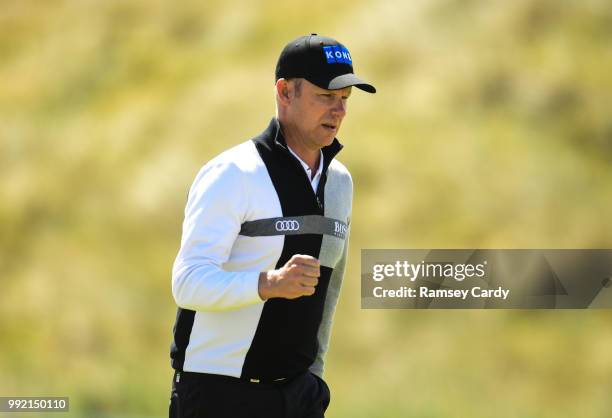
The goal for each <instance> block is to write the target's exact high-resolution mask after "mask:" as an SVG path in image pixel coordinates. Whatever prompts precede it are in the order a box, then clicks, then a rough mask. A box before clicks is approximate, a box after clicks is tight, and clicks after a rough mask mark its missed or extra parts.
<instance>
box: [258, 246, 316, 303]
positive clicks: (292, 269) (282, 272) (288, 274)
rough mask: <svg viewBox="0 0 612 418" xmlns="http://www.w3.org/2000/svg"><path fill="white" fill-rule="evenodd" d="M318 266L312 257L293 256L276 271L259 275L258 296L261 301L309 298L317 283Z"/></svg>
mask: <svg viewBox="0 0 612 418" xmlns="http://www.w3.org/2000/svg"><path fill="white" fill-rule="evenodd" d="M320 266H321V263H319V260H317V259H316V258H314V257H311V256H309V255H301V254H295V255H294V256H293V257H291V258H290V259H289V261H287V262H286V263H285V265H284V266H282V267H281V268H279V269H278V270H270V271H267V272H263V273H260V274H259V296H260V297H261V298H262V299H263V300H267V299H270V298H285V299H295V298H299V297H300V296H310V295H312V294H313V293H314V292H315V286H316V285H317V284H318V283H319V276H320V275H321V268H320Z"/></svg>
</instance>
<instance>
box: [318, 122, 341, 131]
mask: <svg viewBox="0 0 612 418" xmlns="http://www.w3.org/2000/svg"><path fill="white" fill-rule="evenodd" d="M321 126H322V127H323V128H324V129H326V130H327V131H329V132H336V129H337V128H338V125H334V124H331V123H322V124H321Z"/></svg>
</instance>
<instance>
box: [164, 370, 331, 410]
mask: <svg viewBox="0 0 612 418" xmlns="http://www.w3.org/2000/svg"><path fill="white" fill-rule="evenodd" d="M177 375H178V379H177ZM177 380H178V382H177ZM329 401H330V392H329V387H328V386H327V384H326V383H325V381H324V380H323V379H321V378H320V377H318V376H316V375H314V374H312V373H310V372H309V371H306V372H304V373H302V374H300V375H298V376H295V377H293V378H291V379H287V380H285V381H282V382H276V383H251V382H246V381H242V380H240V379H236V378H234V377H230V376H220V375H214V374H202V373H189V372H180V375H179V372H175V373H174V378H173V380H172V393H171V397H170V418H323V417H324V416H325V415H324V414H325V410H326V409H327V406H328V405H329Z"/></svg>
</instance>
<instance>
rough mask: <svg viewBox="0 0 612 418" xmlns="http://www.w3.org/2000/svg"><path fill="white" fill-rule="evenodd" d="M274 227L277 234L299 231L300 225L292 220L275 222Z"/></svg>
mask: <svg viewBox="0 0 612 418" xmlns="http://www.w3.org/2000/svg"><path fill="white" fill-rule="evenodd" d="M274 227H275V228H276V230H277V231H279V232H287V231H297V230H299V229H300V223H299V222H298V221H296V220H294V219H290V220H288V221H276V223H275V224H274Z"/></svg>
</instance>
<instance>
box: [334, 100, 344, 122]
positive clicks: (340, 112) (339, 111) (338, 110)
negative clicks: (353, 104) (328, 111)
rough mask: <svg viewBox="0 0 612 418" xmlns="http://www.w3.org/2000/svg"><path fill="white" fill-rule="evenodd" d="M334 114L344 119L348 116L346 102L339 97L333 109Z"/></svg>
mask: <svg viewBox="0 0 612 418" xmlns="http://www.w3.org/2000/svg"><path fill="white" fill-rule="evenodd" d="M332 113H333V115H334V116H337V117H340V118H343V117H344V115H346V100H345V99H343V98H341V97H338V98H337V99H336V101H335V103H334V106H333V107H332Z"/></svg>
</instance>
